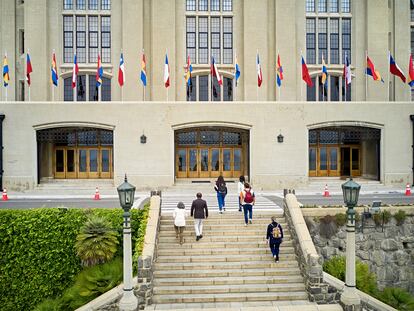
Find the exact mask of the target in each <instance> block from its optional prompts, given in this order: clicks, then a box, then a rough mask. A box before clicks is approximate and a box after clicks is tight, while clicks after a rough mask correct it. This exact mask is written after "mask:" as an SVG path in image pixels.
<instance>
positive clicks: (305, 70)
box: [302, 56, 313, 86]
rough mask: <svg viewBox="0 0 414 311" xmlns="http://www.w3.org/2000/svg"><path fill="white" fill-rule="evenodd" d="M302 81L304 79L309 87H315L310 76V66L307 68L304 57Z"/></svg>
mask: <svg viewBox="0 0 414 311" xmlns="http://www.w3.org/2000/svg"><path fill="white" fill-rule="evenodd" d="M302 79H303V81H305V83H306V84H307V85H308V86H313V82H312V79H311V77H310V75H309V70H308V66H306V63H305V60H304V59H303V56H302Z"/></svg>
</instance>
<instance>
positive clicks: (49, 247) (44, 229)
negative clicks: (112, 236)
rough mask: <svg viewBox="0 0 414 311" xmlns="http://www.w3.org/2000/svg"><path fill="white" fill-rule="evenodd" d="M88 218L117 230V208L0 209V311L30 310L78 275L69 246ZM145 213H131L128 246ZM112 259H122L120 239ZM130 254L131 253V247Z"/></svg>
mask: <svg viewBox="0 0 414 311" xmlns="http://www.w3.org/2000/svg"><path fill="white" fill-rule="evenodd" d="M89 214H94V215H99V216H101V217H104V218H105V219H107V220H108V221H109V222H110V223H111V224H112V226H113V228H115V229H117V230H119V231H122V221H123V219H122V214H123V211H122V209H121V208H117V209H63V208H47V209H46V208H45V209H44V208H42V209H33V210H0V241H1V243H0V306H1V310H4V311H9V310H10V311H11V310H32V309H33V308H34V307H35V306H36V305H37V304H39V303H40V302H42V301H44V300H45V299H47V298H54V297H56V296H59V295H61V294H62V292H63V291H64V290H65V289H66V288H67V287H69V286H70V285H71V284H72V283H73V280H74V278H75V277H76V275H77V274H78V273H79V272H80V271H81V269H82V267H81V265H80V260H79V258H78V257H77V256H76V253H75V248H74V244H75V241H76V236H77V234H78V233H79V231H80V228H81V227H82V225H83V224H84V222H85V220H86V219H87V216H88V215H89ZM146 214H147V212H146V210H132V216H131V217H132V230H133V232H135V234H133V243H135V241H136V240H139V239H142V238H141V237H140V236H139V235H140V234H141V233H142V230H140V227H141V226H140V224H141V219H142V218H143V217H146ZM119 239H120V244H119V249H118V252H117V255H122V235H120V237H119ZM133 250H135V248H133Z"/></svg>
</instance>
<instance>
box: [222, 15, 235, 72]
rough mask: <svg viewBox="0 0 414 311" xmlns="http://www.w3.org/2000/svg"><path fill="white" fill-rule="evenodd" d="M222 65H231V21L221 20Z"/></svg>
mask: <svg viewBox="0 0 414 311" xmlns="http://www.w3.org/2000/svg"><path fill="white" fill-rule="evenodd" d="M223 63H224V64H232V63H233V19H232V18H231V17H224V18H223Z"/></svg>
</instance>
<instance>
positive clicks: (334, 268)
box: [323, 256, 345, 281]
mask: <svg viewBox="0 0 414 311" xmlns="http://www.w3.org/2000/svg"><path fill="white" fill-rule="evenodd" d="M323 271H325V272H326V273H329V274H330V275H332V276H334V277H336V278H337V279H339V280H342V281H344V280H345V257H344V256H334V257H332V258H331V259H329V260H326V261H325V262H324V263H323Z"/></svg>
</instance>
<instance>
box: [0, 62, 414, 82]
mask: <svg viewBox="0 0 414 311" xmlns="http://www.w3.org/2000/svg"><path fill="white" fill-rule="evenodd" d="M3 72H4V71H3ZM3 75H4V74H3ZM408 77H409V81H408V84H409V85H410V86H411V87H413V86H414V66H413V56H412V55H410V62H409V64H408Z"/></svg>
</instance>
